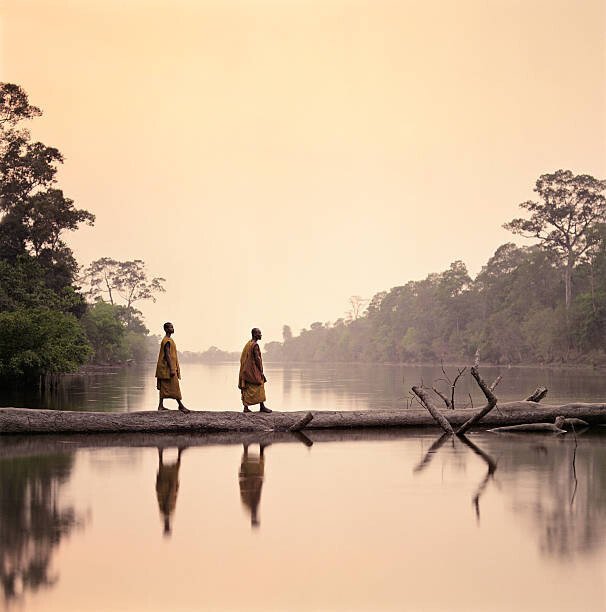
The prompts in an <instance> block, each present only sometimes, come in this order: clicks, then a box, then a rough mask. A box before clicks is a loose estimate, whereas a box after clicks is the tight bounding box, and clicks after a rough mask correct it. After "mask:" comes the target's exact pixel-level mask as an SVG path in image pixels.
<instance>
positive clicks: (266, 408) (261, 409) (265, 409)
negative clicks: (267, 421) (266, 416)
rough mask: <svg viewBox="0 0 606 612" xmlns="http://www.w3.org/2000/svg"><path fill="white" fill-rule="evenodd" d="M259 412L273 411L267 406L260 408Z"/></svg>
mask: <svg viewBox="0 0 606 612" xmlns="http://www.w3.org/2000/svg"><path fill="white" fill-rule="evenodd" d="M259 412H267V413H269V412H271V410H270V409H269V408H268V407H267V406H261V408H259Z"/></svg>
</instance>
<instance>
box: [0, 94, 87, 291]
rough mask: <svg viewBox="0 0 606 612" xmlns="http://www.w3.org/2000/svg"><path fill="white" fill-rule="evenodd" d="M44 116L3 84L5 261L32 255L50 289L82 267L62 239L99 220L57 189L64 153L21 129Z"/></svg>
mask: <svg viewBox="0 0 606 612" xmlns="http://www.w3.org/2000/svg"><path fill="white" fill-rule="evenodd" d="M40 114H41V111H40V109H39V108H37V107H35V106H32V105H31V104H30V103H29V100H28V96H27V94H26V93H25V92H24V91H23V89H21V87H19V86H18V85H14V84H12V83H0V258H1V259H4V260H6V261H11V262H14V261H16V260H17V258H18V257H20V256H23V255H30V256H32V257H34V258H35V259H36V260H37V261H38V263H40V264H41V265H42V266H43V267H44V268H45V269H46V270H47V273H48V276H47V278H48V284H49V286H52V287H53V288H56V289H62V288H63V287H65V286H67V285H70V284H72V282H73V280H74V275H75V271H76V268H77V265H76V262H75V259H74V256H73V253H72V251H71V249H70V248H69V247H68V246H67V245H66V244H65V242H64V241H63V240H62V235H63V233H64V232H66V231H73V230H75V229H77V227H78V226H79V225H80V224H81V223H88V224H89V225H92V224H93V222H94V220H95V217H94V215H92V214H91V213H89V212H88V211H86V210H78V209H76V208H75V207H74V203H73V201H72V200H70V199H68V198H66V197H65V196H64V195H63V192H62V191H61V190H60V189H56V188H54V187H53V185H54V183H55V175H56V173H57V165H58V164H60V163H62V162H63V157H62V155H61V153H59V151H58V150H57V149H55V148H54V147H48V146H46V145H44V144H42V143H41V142H31V139H30V134H29V132H28V131H27V130H26V129H24V128H22V127H21V125H20V124H21V122H22V121H24V120H28V119H31V118H33V117H36V116H39V115H40Z"/></svg>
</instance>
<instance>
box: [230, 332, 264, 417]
mask: <svg viewBox="0 0 606 612" xmlns="http://www.w3.org/2000/svg"><path fill="white" fill-rule="evenodd" d="M251 336H252V340H249V341H248V342H247V343H246V344H245V345H244V348H243V349H242V355H241V356H240V375H239V377H238V389H240V390H241V391H242V404H243V406H244V410H243V412H251V411H250V409H249V406H254V405H255V404H259V405H260V408H259V412H271V410H270V409H269V408H268V407H267V406H266V405H265V383H266V382H267V378H265V374H263V360H262V359H261V349H260V348H259V344H258V342H259V340H261V337H262V336H261V330H260V329H259V328H257V327H254V328H253V329H252V331H251Z"/></svg>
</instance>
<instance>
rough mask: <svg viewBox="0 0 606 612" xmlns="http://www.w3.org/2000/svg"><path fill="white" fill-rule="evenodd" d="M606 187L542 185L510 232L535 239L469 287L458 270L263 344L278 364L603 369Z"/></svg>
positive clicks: (589, 182) (583, 178)
mask: <svg viewBox="0 0 606 612" xmlns="http://www.w3.org/2000/svg"><path fill="white" fill-rule="evenodd" d="M605 187H606V182H605V181H600V180H596V179H595V178H593V177H591V176H587V175H576V176H575V175H574V174H573V173H572V172H570V171H563V170H559V171H557V172H555V173H553V174H546V175H543V176H541V177H540V178H539V179H538V180H537V183H536V187H535V192H536V193H537V194H538V198H537V200H536V201H530V202H524V203H523V204H521V205H520V206H521V207H522V208H523V209H524V210H526V211H528V212H529V213H530V214H529V215H528V216H527V217H526V218H519V219H514V220H513V221H511V222H510V223H508V224H506V225H505V227H506V228H508V229H510V230H511V231H513V232H514V233H518V234H522V235H524V236H528V237H534V238H535V239H536V240H537V244H535V245H533V246H529V247H520V246H516V245H515V244H513V243H507V244H503V245H501V246H500V247H499V248H498V249H497V250H496V252H495V253H494V255H493V256H492V257H491V258H490V259H489V260H488V262H487V263H486V265H484V266H483V268H482V270H481V272H480V273H479V274H478V275H477V276H476V277H475V278H471V276H470V275H469V273H468V271H467V268H466V266H465V264H464V263H463V262H462V261H455V262H453V263H452V264H451V265H450V267H449V268H448V270H445V271H444V272H441V273H435V274H430V275H429V276H427V278H425V279H424V280H421V281H410V282H408V283H406V284H404V285H402V286H398V287H394V288H392V289H390V290H389V291H383V292H381V293H378V294H377V295H375V296H374V297H373V298H372V299H371V300H369V302H368V304H367V307H366V309H365V310H364V312H362V313H360V314H358V312H359V309H358V306H359V303H360V300H359V299H358V298H357V297H356V298H355V299H352V310H351V311H350V316H349V319H339V320H337V321H335V322H334V323H330V324H324V323H321V322H315V323H312V324H311V327H310V329H304V330H301V332H300V334H299V335H298V336H293V334H292V332H291V329H290V327H288V326H284V329H283V342H270V343H268V344H266V345H265V358H266V359H268V360H276V361H316V362H317V361H320V362H322V361H348V362H349V361H352V362H354V361H360V362H439V361H440V360H444V361H451V362H452V361H457V362H462V361H469V360H472V359H473V358H474V356H475V354H476V351H477V350H478V349H479V351H480V355H481V359H482V361H483V362H490V363H495V364H520V363H575V362H583V363H606V353H605V349H606V224H605V221H606V200H605V198H604V189H605Z"/></svg>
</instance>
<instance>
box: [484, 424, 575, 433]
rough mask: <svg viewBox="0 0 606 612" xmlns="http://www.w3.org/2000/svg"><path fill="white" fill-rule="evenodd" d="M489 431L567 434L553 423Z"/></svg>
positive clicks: (506, 427)
mask: <svg viewBox="0 0 606 612" xmlns="http://www.w3.org/2000/svg"><path fill="white" fill-rule="evenodd" d="M488 431H492V432H495V433H499V432H508V433H524V432H527V431H529V432H532V433H536V432H538V431H546V432H549V433H557V434H564V433H566V430H565V429H561V428H560V427H558V426H557V425H554V424H553V423H524V424H522V425H507V426H505V427H494V428H493V429H489V430H488Z"/></svg>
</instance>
